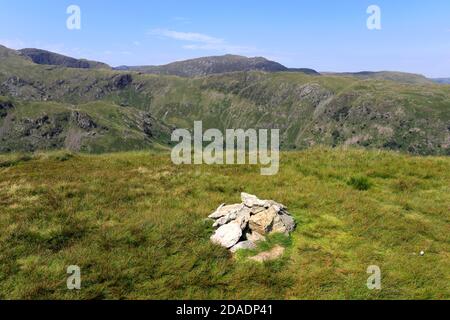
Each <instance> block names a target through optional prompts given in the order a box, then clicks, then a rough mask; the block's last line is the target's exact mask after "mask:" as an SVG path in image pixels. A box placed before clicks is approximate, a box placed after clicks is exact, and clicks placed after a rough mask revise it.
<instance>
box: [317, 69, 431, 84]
mask: <svg viewBox="0 0 450 320" xmlns="http://www.w3.org/2000/svg"><path fill="white" fill-rule="evenodd" d="M325 74H328V75H334V76H344V77H357V78H359V79H363V80H367V79H376V80H389V81H395V82H399V83H405V84H432V83H433V82H434V81H433V80H432V79H428V78H427V77H425V76H423V75H421V74H414V73H405V72H392V71H379V72H372V71H362V72H343V73H332V72H329V73H325Z"/></svg>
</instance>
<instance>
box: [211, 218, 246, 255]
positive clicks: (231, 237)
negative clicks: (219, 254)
mask: <svg viewBox="0 0 450 320" xmlns="http://www.w3.org/2000/svg"><path fill="white" fill-rule="evenodd" d="M241 237H242V229H241V226H240V224H238V223H236V222H231V223H229V224H226V225H223V226H221V227H220V228H219V229H217V230H216V232H215V233H214V234H213V235H212V236H211V241H212V242H213V243H215V244H218V245H221V246H222V247H225V248H227V249H228V248H231V247H233V246H234V245H235V244H236V243H238V242H239V239H240V238H241Z"/></svg>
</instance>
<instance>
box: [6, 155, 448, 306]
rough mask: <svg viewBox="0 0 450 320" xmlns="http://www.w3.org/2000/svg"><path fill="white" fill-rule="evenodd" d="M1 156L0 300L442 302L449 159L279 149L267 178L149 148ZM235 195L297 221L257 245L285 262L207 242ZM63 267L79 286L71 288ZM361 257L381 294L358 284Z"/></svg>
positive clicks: (255, 172) (362, 275)
mask: <svg viewBox="0 0 450 320" xmlns="http://www.w3.org/2000/svg"><path fill="white" fill-rule="evenodd" d="M0 163H2V164H3V163H7V164H8V165H1V166H0V248H1V250H0V299H10V298H23V299H394V298H400V299H438V298H441V299H450V291H449V279H450V256H449V249H450V238H449V233H450V232H449V231H450V230H449V225H450V214H449V205H450V183H449V182H450V159H449V158H445V157H411V156H406V155H400V154H395V153H387V152H378V151H362V150H342V149H338V150H331V149H323V148H316V149H312V150H308V151H305V152H291V153H283V154H282V158H281V168H280V173H279V174H278V175H276V176H273V177H263V176H261V175H260V174H259V173H260V171H259V168H258V167H253V166H181V167H178V166H174V165H173V164H172V163H171V161H170V157H169V156H168V155H167V154H161V153H150V152H135V153H117V154H105V155H78V154H66V153H64V152H59V153H41V154H35V155H33V156H32V157H31V158H29V157H23V156H15V155H11V156H1V157H0ZM353 177H360V178H361V177H365V178H364V179H362V180H360V182H361V181H362V185H365V182H364V181H366V179H367V180H369V181H370V188H369V189H368V190H366V191H360V190H357V189H360V188H359V187H356V189H355V187H354V186H353V185H349V184H348V182H349V180H350V179H351V178H353ZM359 184H360V183H357V184H356V185H359ZM241 191H246V192H249V193H253V194H256V195H258V196H259V197H261V198H269V199H273V200H276V201H279V202H281V203H284V204H285V205H287V206H288V207H289V211H290V213H291V214H292V215H293V216H294V217H295V219H296V220H297V222H298V227H297V229H296V230H295V231H294V232H293V233H292V235H291V237H290V238H285V237H282V236H275V237H269V241H268V243H266V244H262V245H261V246H262V247H260V248H259V249H258V250H263V249H268V248H270V247H271V246H273V245H275V244H282V245H283V246H285V247H286V248H287V250H286V253H285V255H284V256H283V258H282V259H280V260H278V261H274V262H270V263H266V264H258V263H254V262H250V261H248V260H247V259H246V258H245V256H246V255H248V254H249V253H239V254H238V255H237V257H236V258H233V257H232V256H231V254H230V253H229V252H228V251H227V250H225V249H223V248H220V247H217V246H214V245H212V244H211V243H210V241H209V236H210V235H211V233H212V232H213V230H212V227H211V222H210V221H207V220H205V218H206V217H207V216H208V214H210V213H211V212H212V211H214V210H215V209H216V207H217V206H218V205H219V204H221V203H223V202H227V203H235V202H239V198H240V197H239V195H240V192H241ZM421 250H424V251H425V255H424V256H423V257H422V256H420V255H419V252H420V251H421ZM69 265H78V266H80V267H81V273H82V289H81V290H80V291H77V292H73V291H68V290H67V289H66V279H67V278H66V277H67V275H66V269H67V267H68V266H69ZM369 265H378V266H379V267H380V268H381V271H382V290H381V291H370V290H368V289H367V287H366V281H367V278H368V277H369V275H368V274H366V270H367V267H368V266H369Z"/></svg>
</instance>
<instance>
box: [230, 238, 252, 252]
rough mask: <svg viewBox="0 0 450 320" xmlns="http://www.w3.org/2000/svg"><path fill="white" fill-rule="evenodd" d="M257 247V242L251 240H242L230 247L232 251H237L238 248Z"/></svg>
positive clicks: (249, 248)
mask: <svg viewBox="0 0 450 320" xmlns="http://www.w3.org/2000/svg"><path fill="white" fill-rule="evenodd" d="M253 249H256V244H254V243H253V242H251V241H248V240H247V241H241V242H239V243H238V244H236V245H235V246H234V247H232V248H231V249H230V251H231V252H233V253H235V252H237V251H238V250H253Z"/></svg>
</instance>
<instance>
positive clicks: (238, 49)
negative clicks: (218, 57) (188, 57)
mask: <svg viewBox="0 0 450 320" xmlns="http://www.w3.org/2000/svg"><path fill="white" fill-rule="evenodd" d="M183 49H187V50H208V51H224V52H228V53H240V54H244V53H247V54H250V53H253V52H255V51H256V48H252V47H245V46H235V45H231V44H226V43H223V44H189V45H184V46H183Z"/></svg>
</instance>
